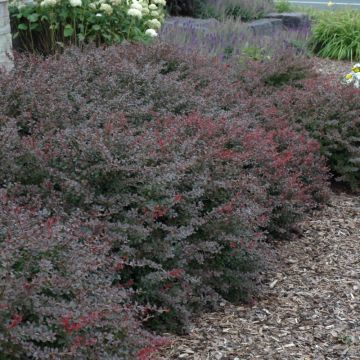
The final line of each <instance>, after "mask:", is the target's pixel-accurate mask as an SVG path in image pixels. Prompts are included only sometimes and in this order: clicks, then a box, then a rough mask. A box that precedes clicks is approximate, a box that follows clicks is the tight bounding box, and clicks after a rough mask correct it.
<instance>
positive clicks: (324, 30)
mask: <svg viewBox="0 0 360 360" xmlns="http://www.w3.org/2000/svg"><path fill="white" fill-rule="evenodd" d="M359 30H360V12H359V11H357V10H353V9H351V10H341V11H340V10H337V11H326V12H318V13H317V15H316V17H315V22H314V25H313V35H312V38H311V43H310V44H311V49H312V50H313V51H314V52H315V54H318V55H319V56H322V57H329V58H333V59H338V60H354V61H355V60H359V59H360V45H359V44H360V35H359V34H360V31H359Z"/></svg>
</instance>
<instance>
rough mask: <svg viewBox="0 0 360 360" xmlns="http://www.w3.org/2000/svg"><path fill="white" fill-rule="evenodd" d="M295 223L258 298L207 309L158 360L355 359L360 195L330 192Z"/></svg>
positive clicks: (359, 347)
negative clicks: (297, 231)
mask: <svg viewBox="0 0 360 360" xmlns="http://www.w3.org/2000/svg"><path fill="white" fill-rule="evenodd" d="M300 228H301V230H302V235H301V236H300V237H299V238H298V239H296V240H293V241H291V242H281V243H279V244H277V250H278V253H279V258H280V261H279V264H281V265H279V266H278V267H277V268H276V267H275V268H274V270H271V271H270V272H268V273H267V274H266V278H265V279H264V280H263V282H264V289H263V291H262V293H261V298H260V299H259V300H258V302H257V303H255V304H252V305H243V306H233V305H230V304H224V306H223V307H222V308H221V311H218V312H216V313H211V314H205V315H204V316H203V317H201V318H200V319H198V320H197V321H196V323H195V324H194V326H193V329H192V331H191V332H190V334H189V335H187V336H183V337H174V336H173V337H172V339H173V341H172V343H171V345H170V346H168V347H167V348H165V349H164V351H163V352H162V353H161V354H158V359H159V360H172V359H188V360H247V359H263V360H267V359H269V360H270V359H271V360H277V359H279V360H280V359H281V360H297V359H299V360H300V359H301V360H320V359H326V360H339V359H346V360H353V359H354V360H355V359H357V360H359V359H360V198H359V197H356V196H350V195H345V194H337V195H336V194H334V195H333V196H332V200H331V203H330V205H329V206H327V207H326V208H325V209H323V210H322V211H318V212H315V213H313V214H311V215H309V216H308V217H307V219H306V220H305V221H303V222H302V223H301V224H300Z"/></svg>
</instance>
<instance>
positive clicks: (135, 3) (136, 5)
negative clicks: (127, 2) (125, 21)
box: [130, 1, 143, 11]
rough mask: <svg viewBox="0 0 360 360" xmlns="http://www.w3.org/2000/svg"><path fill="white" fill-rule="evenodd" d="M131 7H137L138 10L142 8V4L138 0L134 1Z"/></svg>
mask: <svg viewBox="0 0 360 360" xmlns="http://www.w3.org/2000/svg"><path fill="white" fill-rule="evenodd" d="M130 8H131V9H137V10H140V11H141V10H142V8H143V7H142V5H141V4H140V3H139V2H137V1H134V2H133V3H132V4H131V6H130Z"/></svg>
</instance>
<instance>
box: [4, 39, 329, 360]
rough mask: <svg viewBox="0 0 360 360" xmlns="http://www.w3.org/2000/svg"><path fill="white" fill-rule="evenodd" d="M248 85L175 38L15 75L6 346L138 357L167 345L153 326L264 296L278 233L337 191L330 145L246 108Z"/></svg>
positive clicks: (10, 81) (8, 160)
mask: <svg viewBox="0 0 360 360" xmlns="http://www.w3.org/2000/svg"><path fill="white" fill-rule="evenodd" d="M64 69H66V71H64ZM210 70H211V71H210ZM242 86H243V85H242V83H241V82H240V81H237V80H236V78H234V71H233V70H232V68H229V67H228V66H227V64H223V63H220V62H217V61H216V60H214V59H206V58H198V57H195V56H193V57H189V56H187V55H186V54H183V53H181V52H179V51H177V50H176V49H173V48H171V47H169V46H164V45H153V46H150V47H145V46H142V45H127V46H118V47H109V48H107V49H105V50H102V49H94V48H88V49H86V50H85V51H83V52H81V51H80V50H79V49H76V48H73V49H69V50H67V51H65V54H63V55H62V56H57V57H49V58H47V59H45V60H43V59H41V58H39V57H35V56H33V57H28V58H25V57H20V58H18V59H17V67H16V69H15V70H14V72H12V73H11V74H8V75H5V74H3V76H2V77H1V80H0V89H1V91H0V109H1V112H0V185H1V201H2V204H3V205H2V206H1V211H0V223H1V226H0V229H2V230H1V234H0V236H1V238H0V239H1V240H0V247H1V258H0V259H1V266H0V273H1V279H2V283H1V286H2V289H3V290H2V297H1V298H0V304H1V305H0V316H1V317H2V324H4V325H3V328H4V330H3V331H2V332H1V336H0V348H1V351H2V353H5V354H6V355H7V356H12V357H16V356H18V357H25V356H26V357H27V358H31V357H34V356H35V353H37V354H38V355H37V356H38V358H40V359H42V358H46V356H47V355H49V354H56V355H57V354H60V355H61V356H62V357H63V358H69V359H82V358H84V359H87V358H90V359H91V358H94V359H96V358H107V357H113V358H129V359H132V358H134V357H136V356H139V354H144V353H151V352H154V351H156V349H157V347H159V346H161V344H163V343H164V340H163V339H159V338H156V337H154V336H151V334H149V333H148V332H147V331H145V330H144V326H145V328H147V329H151V330H172V331H178V332H186V331H187V329H188V324H189V321H190V319H191V317H192V316H193V315H194V314H196V313H198V312H200V311H203V310H206V309H211V308H214V307H216V305H217V303H218V301H219V300H220V299H222V298H225V299H228V300H230V301H233V302H238V301H246V300H250V299H251V298H252V296H254V291H255V290H256V286H255V283H256V275H257V272H258V270H259V269H261V268H263V266H265V265H266V259H267V257H269V256H270V255H269V247H268V245H266V243H265V240H266V239H268V240H271V236H277V237H278V236H279V235H281V236H282V237H287V236H289V234H290V233H291V228H292V226H293V224H294V222H295V221H296V220H297V219H299V218H300V216H301V215H302V214H303V213H304V212H305V211H307V210H309V209H310V208H312V207H313V206H317V205H318V204H319V202H321V201H323V200H324V199H325V198H326V196H327V187H326V179H327V174H326V167H325V166H324V159H323V158H322V157H321V156H320V155H319V145H318V143H317V142H316V141H315V140H311V139H309V138H308V136H307V135H306V134H305V133H301V132H299V133H298V132H296V131H295V130H294V129H292V128H291V127H290V126H289V124H288V123H287V121H286V120H285V119H283V118H282V117H281V116H279V117H276V116H274V114H272V115H271V114H269V115H268V117H266V118H269V121H265V120H264V119H263V118H261V116H260V115H257V114H256V113H255V111H251V112H249V111H246V110H247V109H249V108H256V107H255V106H252V105H251V102H255V103H256V102H258V101H259V99H258V97H251V96H248V93H247V92H246V91H245V90H242ZM199 114H201V115H199ZM270 115H271V116H270ZM270 120H271V121H270ZM29 239H30V240H29ZM75 257H76V261H74V259H75ZM5 280H6V281H5ZM119 323H121V324H122V327H121V328H119ZM34 334H36V335H34Z"/></svg>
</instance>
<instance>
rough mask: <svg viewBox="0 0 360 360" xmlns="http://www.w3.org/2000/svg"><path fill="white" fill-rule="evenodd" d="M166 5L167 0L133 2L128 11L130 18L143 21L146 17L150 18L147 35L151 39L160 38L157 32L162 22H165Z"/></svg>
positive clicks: (136, 0)
mask: <svg viewBox="0 0 360 360" xmlns="http://www.w3.org/2000/svg"><path fill="white" fill-rule="evenodd" d="M165 5H166V1H165V0H152V1H151V2H150V3H149V0H140V1H139V0H132V1H131V4H130V8H129V10H128V11H127V14H128V15H129V16H132V17H134V18H138V19H142V18H143V17H144V16H150V17H151V19H149V20H148V21H146V24H147V26H148V29H147V30H146V31H145V34H146V35H148V36H150V37H156V36H158V33H157V31H156V30H158V29H160V27H161V22H162V21H164V9H163V7H164V6H165Z"/></svg>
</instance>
